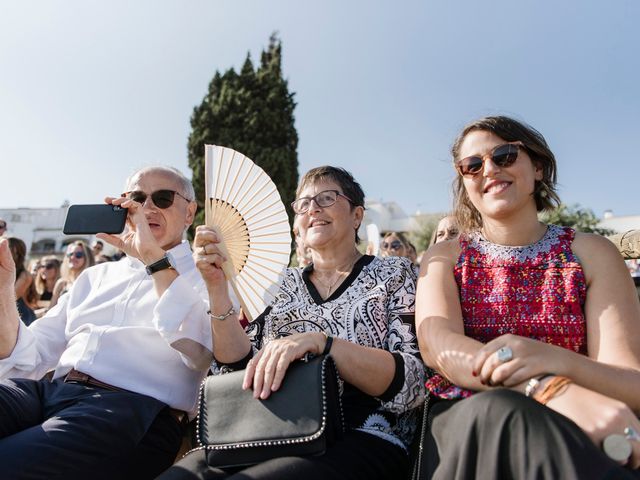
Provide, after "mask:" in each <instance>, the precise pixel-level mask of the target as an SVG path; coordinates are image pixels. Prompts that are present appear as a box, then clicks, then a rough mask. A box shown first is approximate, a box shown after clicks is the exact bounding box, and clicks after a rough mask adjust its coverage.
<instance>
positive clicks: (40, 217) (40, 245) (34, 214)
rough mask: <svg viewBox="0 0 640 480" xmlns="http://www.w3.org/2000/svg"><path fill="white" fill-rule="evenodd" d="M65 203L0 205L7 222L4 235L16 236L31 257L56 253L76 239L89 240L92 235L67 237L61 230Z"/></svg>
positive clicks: (62, 250) (1, 213) (0, 215)
mask: <svg viewBox="0 0 640 480" xmlns="http://www.w3.org/2000/svg"><path fill="white" fill-rule="evenodd" d="M68 208H69V206H68V205H63V206H62V207H59V208H0V218H3V219H4V220H6V222H7V227H8V228H7V232H6V234H5V235H6V236H12V237H18V238H20V239H21V240H23V241H24V243H26V245H27V251H28V252H29V254H30V255H32V256H41V255H44V254H59V253H62V252H64V250H65V248H66V246H67V245H68V244H69V243H71V242H74V241H75V240H84V241H85V242H91V240H92V238H93V236H92V235H73V236H68V235H65V234H63V233H62V227H63V226H64V219H65V217H66V215H67V209H68Z"/></svg>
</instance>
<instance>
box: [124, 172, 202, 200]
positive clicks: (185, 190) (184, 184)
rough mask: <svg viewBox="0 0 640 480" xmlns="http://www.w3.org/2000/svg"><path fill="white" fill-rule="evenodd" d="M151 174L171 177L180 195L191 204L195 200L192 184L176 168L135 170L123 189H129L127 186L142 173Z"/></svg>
mask: <svg viewBox="0 0 640 480" xmlns="http://www.w3.org/2000/svg"><path fill="white" fill-rule="evenodd" d="M151 172H160V173H164V174H166V175H169V176H172V177H173V178H175V179H176V181H177V182H178V184H179V185H180V189H181V190H182V191H181V192H180V193H181V194H183V195H184V196H185V197H187V198H188V199H189V200H190V201H192V202H193V201H194V200H195V198H196V192H195V191H194V190H193V184H192V183H191V180H189V179H188V178H187V177H185V176H184V174H183V173H182V172H181V171H180V170H178V169H177V168H174V167H169V166H166V165H152V166H149V167H143V168H141V169H139V170H136V171H135V172H133V173H132V174H131V175H130V176H129V178H127V181H126V184H125V185H126V186H125V188H129V185H131V182H132V181H133V180H134V179H135V178H136V177H139V176H141V175H142V174H144V173H151Z"/></svg>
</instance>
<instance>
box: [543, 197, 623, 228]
mask: <svg viewBox="0 0 640 480" xmlns="http://www.w3.org/2000/svg"><path fill="white" fill-rule="evenodd" d="M540 220H541V221H543V222H545V223H553V224H555V225H561V226H564V227H571V228H574V229H576V230H577V231H579V232H589V233H597V234H600V235H612V234H613V233H614V231H613V230H609V229H607V228H600V227H598V226H597V225H598V223H599V220H598V218H597V217H596V215H595V214H594V213H593V211H592V210H591V209H589V208H584V207H581V206H580V205H578V204H575V205H569V206H567V205H565V204H560V206H559V207H558V208H556V209H554V210H552V211H551V212H543V213H541V214H540Z"/></svg>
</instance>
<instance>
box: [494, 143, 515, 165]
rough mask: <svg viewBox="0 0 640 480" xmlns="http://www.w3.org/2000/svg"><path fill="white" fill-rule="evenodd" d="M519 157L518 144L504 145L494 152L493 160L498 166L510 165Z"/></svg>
mask: <svg viewBox="0 0 640 480" xmlns="http://www.w3.org/2000/svg"><path fill="white" fill-rule="evenodd" d="M517 158H518V147H517V146H516V145H502V146H501V147H498V148H497V149H496V151H495V152H493V156H492V157H491V160H492V161H493V163H495V164H496V165H497V166H498V167H509V166H511V165H513V162H515V161H516V159H517Z"/></svg>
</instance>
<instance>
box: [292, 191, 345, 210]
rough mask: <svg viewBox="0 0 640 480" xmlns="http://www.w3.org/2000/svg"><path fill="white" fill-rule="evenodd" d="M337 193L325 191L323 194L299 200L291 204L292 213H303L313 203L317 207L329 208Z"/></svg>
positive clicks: (334, 201)
mask: <svg viewBox="0 0 640 480" xmlns="http://www.w3.org/2000/svg"><path fill="white" fill-rule="evenodd" d="M338 193H339V192H337V191H336V190H325V191H323V192H320V193H318V194H317V195H314V196H313V197H303V198H299V199H298V200H296V201H295V202H293V203H292V204H291V206H292V208H293V211H294V212H296V213H305V212H306V211H307V210H309V207H311V202H312V201H314V202H316V204H317V205H318V206H319V207H322V208H326V207H330V206H331V205H333V204H334V203H336V200H337V199H338Z"/></svg>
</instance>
